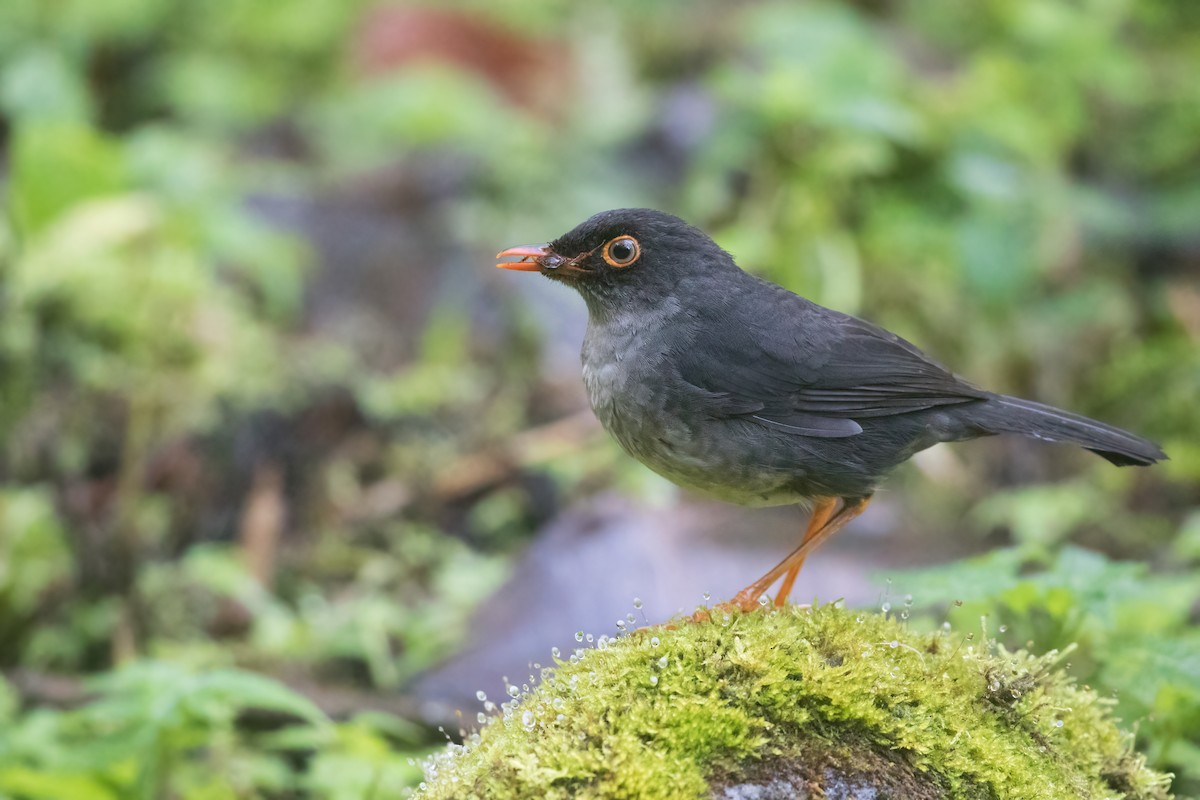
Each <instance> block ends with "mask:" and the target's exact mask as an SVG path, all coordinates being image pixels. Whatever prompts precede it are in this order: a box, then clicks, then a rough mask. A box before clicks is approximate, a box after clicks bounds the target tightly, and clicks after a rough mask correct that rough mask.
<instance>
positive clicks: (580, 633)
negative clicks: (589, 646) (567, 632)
mask: <svg viewBox="0 0 1200 800" xmlns="http://www.w3.org/2000/svg"><path fill="white" fill-rule="evenodd" d="M575 641H577V642H582V641H583V631H575Z"/></svg>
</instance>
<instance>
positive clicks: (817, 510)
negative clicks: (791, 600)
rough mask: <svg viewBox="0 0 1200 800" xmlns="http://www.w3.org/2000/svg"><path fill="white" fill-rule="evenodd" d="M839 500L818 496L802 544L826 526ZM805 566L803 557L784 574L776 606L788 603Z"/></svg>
mask: <svg viewBox="0 0 1200 800" xmlns="http://www.w3.org/2000/svg"><path fill="white" fill-rule="evenodd" d="M838 502H839V500H838V498H836V497H818V498H817V499H816V503H815V504H814V505H813V510H812V516H810V517H809V518H808V527H807V528H805V529H804V536H802V537H801V538H800V544H801V545H803V544H804V543H805V542H807V541H808V540H809V539H811V538H812V537H813V536H814V535H815V534H816V532H817V531H819V530H821V528H822V527H824V525H825V523H826V522H828V521H829V517H830V516H832V515H833V511H834V509H836V508H837V505H838ZM803 566H804V559H803V558H802V559H800V560H799V561H797V562H796V563H795V564H794V565H792V568H791V569H789V570H788V571H787V574H786V575H784V576H783V583H781V584H779V594H777V595H775V607H776V608H783V607H784V605H786V604H787V599H788V595H789V594H791V593H792V585H793V584H795V583H796V576H797V575H799V574H800V568H801V567H803Z"/></svg>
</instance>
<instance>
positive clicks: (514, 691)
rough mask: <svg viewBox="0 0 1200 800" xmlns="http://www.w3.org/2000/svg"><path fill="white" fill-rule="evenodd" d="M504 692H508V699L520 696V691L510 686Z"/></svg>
mask: <svg viewBox="0 0 1200 800" xmlns="http://www.w3.org/2000/svg"><path fill="white" fill-rule="evenodd" d="M505 691H506V692H508V696H509V697H519V696H520V695H521V690H520V689H518V688H517V687H516V686H513V685H512V684H509V685H508V688H507V689H505Z"/></svg>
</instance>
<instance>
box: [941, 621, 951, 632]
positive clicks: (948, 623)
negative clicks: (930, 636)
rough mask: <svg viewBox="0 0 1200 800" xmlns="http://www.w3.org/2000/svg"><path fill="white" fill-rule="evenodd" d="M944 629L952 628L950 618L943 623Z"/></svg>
mask: <svg viewBox="0 0 1200 800" xmlns="http://www.w3.org/2000/svg"><path fill="white" fill-rule="evenodd" d="M942 630H944V631H948V630H950V620H946V621H945V622H943V623H942Z"/></svg>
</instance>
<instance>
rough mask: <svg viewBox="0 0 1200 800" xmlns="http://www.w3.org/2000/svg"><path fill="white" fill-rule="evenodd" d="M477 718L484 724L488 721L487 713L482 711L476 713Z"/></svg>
mask: <svg viewBox="0 0 1200 800" xmlns="http://www.w3.org/2000/svg"><path fill="white" fill-rule="evenodd" d="M475 719H477V720H479V724H480V725H483V724H484V723H486V722H487V714H485V713H483V712H482V711H480V712H479V713H478V714H476V715H475Z"/></svg>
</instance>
